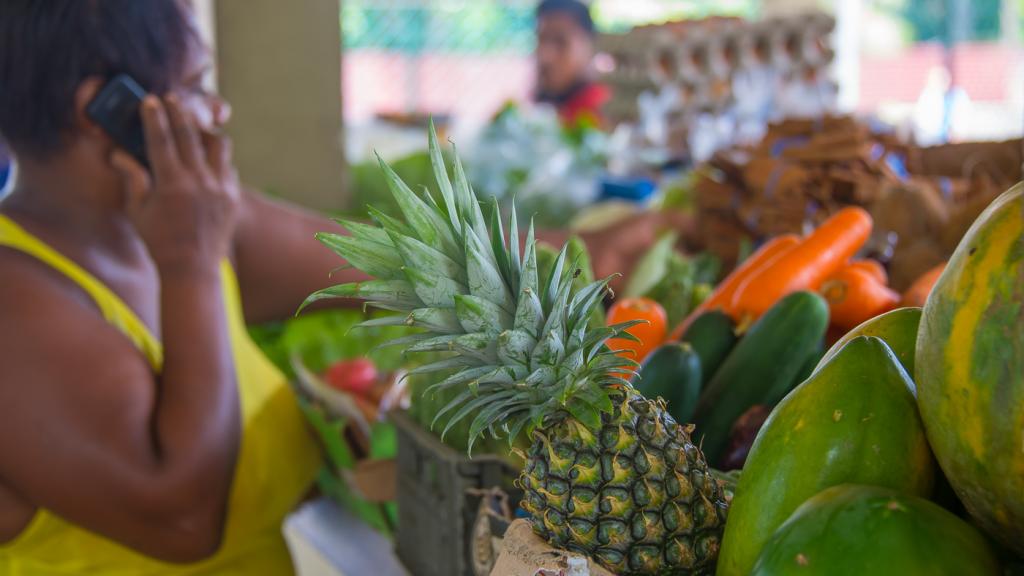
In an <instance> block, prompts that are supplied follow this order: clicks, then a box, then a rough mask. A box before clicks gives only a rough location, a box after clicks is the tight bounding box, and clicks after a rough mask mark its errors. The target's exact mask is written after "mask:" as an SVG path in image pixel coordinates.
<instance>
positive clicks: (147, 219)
mask: <svg viewBox="0 0 1024 576" xmlns="http://www.w3.org/2000/svg"><path fill="white" fill-rule="evenodd" d="M141 115H142V125H143V129H144V132H145V139H146V150H147V156H148V158H149V163H150V167H151V172H148V171H147V170H146V169H145V168H144V167H142V166H141V165H140V164H139V163H138V161H136V160H135V159H134V158H132V157H131V155H130V154H128V153H127V152H125V151H123V150H120V149H118V150H116V151H115V152H114V155H113V157H112V159H111V164H112V165H113V167H114V168H115V169H116V170H117V171H118V172H119V173H120V174H121V176H122V178H123V180H124V190H125V207H126V211H127V213H128V216H129V218H130V219H131V220H132V223H133V224H134V225H135V227H136V229H137V230H138V232H139V234H140V235H141V236H142V239H143V241H144V242H145V243H146V246H147V248H148V250H149V253H150V256H151V257H152V258H153V260H154V262H155V263H156V265H157V268H158V269H159V271H160V273H161V275H165V274H167V273H171V274H180V273H201V274H208V273H210V272H216V271H217V266H218V265H219V264H220V262H221V260H223V259H224V258H225V257H227V256H228V253H229V250H230V246H231V243H232V237H233V234H234V228H235V221H236V213H237V207H238V204H239V199H240V194H241V192H240V186H239V184H238V177H237V174H236V172H235V168H234V165H233V164H232V159H231V142H230V140H228V139H227V138H226V137H225V136H223V135H221V134H214V133H211V132H209V131H203V130H201V129H200V127H199V125H198V123H197V122H196V119H195V117H194V116H193V115H192V114H191V113H189V112H188V111H187V110H186V109H185V107H184V106H183V105H182V103H181V101H180V99H179V98H178V97H176V96H174V95H170V96H168V97H166V98H164V99H163V100H161V99H160V98H157V97H156V96H152V95H150V96H147V97H146V98H145V100H144V101H143V103H142V107H141Z"/></svg>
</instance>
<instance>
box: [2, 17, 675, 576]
mask: <svg viewBox="0 0 1024 576" xmlns="http://www.w3.org/2000/svg"><path fill="white" fill-rule="evenodd" d="M210 67H211V62H210V55H209V52H208V51H207V50H206V48H205V47H204V46H203V44H202V42H201V40H200V38H199V36H198V34H197V32H196V27H195V23H194V21H193V14H192V10H191V8H190V6H189V5H188V4H187V3H185V2H183V1H181V0H46V1H45V2H41V1H39V0H4V2H2V3H0V138H2V139H3V140H4V141H5V142H7V143H8V144H9V146H10V149H11V151H12V155H13V157H14V158H15V160H16V162H17V166H18V178H17V182H16V184H15V186H14V189H13V191H12V192H11V194H10V196H9V197H8V198H6V199H5V200H3V202H2V203H0V278H2V281H0V573H2V574H5V575H14V576H19V575H60V574H83V573H84V574H103V575H106V576H120V575H129V574H130V575H157V574H219V575H223V574H227V575H231V574H239V575H241V574H245V575H256V576H258V575H262V574H267V575H270V574H274V575H277V574H288V573H290V572H291V570H292V568H291V561H290V559H289V557H288V553H287V550H286V548H285V545H284V542H283V540H282V538H281V523H282V520H283V518H284V517H285V515H286V514H287V513H288V512H289V511H290V510H291V509H292V508H293V507H294V506H295V505H296V504H297V503H299V501H300V500H301V499H302V497H303V496H304V495H305V494H306V493H307V492H308V491H309V490H310V488H311V486H312V481H313V478H314V473H315V472H316V469H317V467H318V466H319V453H318V450H317V448H316V446H315V444H314V443H313V442H312V440H311V437H310V436H309V435H308V434H307V431H306V429H305V426H304V422H303V421H302V417H301V415H300V413H299V411H298V409H297V407H296V405H295V401H294V398H293V397H292V395H291V392H290V389H289V387H288V385H287V382H286V381H285V379H284V377H283V376H282V375H281V374H280V373H279V372H278V371H277V370H276V369H275V368H274V367H273V365H272V364H271V363H270V362H269V361H268V360H267V359H266V358H265V357H263V356H262V355H261V354H260V352H259V351H258V350H257V348H256V347H255V346H254V344H253V343H252V342H251V341H250V340H249V338H248V336H247V333H246V330H245V324H246V323H247V322H264V321H271V320H278V319H284V318H287V317H289V316H290V315H291V314H293V313H294V311H295V310H296V308H297V306H298V305H299V303H301V302H302V300H303V299H304V297H305V296H306V295H307V294H309V293H311V292H312V291H314V290H317V289H319V288H321V287H323V286H324V285H326V284H327V283H328V282H329V281H330V279H329V278H328V277H327V273H328V271H330V270H332V269H333V268H335V267H336V265H337V262H336V259H335V256H334V255H333V254H331V253H330V252H329V251H328V250H324V249H319V248H318V246H317V245H316V243H315V241H314V240H313V234H314V232H317V231H322V230H328V229H331V228H332V227H333V225H332V224H330V223H329V222H328V221H327V220H326V219H322V218H320V217H318V216H314V215H311V214H307V213H305V212H303V211H300V210H297V209H294V208H291V207H288V206H285V205H283V204H280V203H276V202H272V201H270V200H267V199H265V198H262V197H260V196H259V195H256V194H253V193H250V192H248V191H246V190H244V189H243V187H242V186H241V185H240V184H239V181H238V177H237V176H236V174H235V170H234V167H233V165H232V160H231V145H230V143H229V142H228V140H227V139H226V138H225V137H224V136H223V135H222V134H221V127H222V126H223V125H224V123H225V122H227V120H228V117H229V114H230V111H229V108H228V106H227V104H226V103H225V102H223V101H222V100H221V99H220V98H219V97H218V96H216V95H215V94H211V93H208V92H206V91H204V89H203V79H204V76H205V75H206V73H207V72H208V71H209V70H210ZM122 75H126V76H128V77H131V78H132V79H134V81H135V82H137V83H138V84H139V85H140V86H141V87H142V88H144V89H145V90H146V91H147V92H148V93H149V95H148V96H146V97H145V99H144V101H143V103H142V105H141V107H140V114H141V122H142V126H143V133H144V142H145V146H144V147H145V151H144V152H143V153H142V157H141V158H140V157H139V155H138V154H136V155H134V156H133V155H132V154H130V153H128V152H127V151H126V150H125V149H124V148H122V147H121V146H119V145H118V139H117V137H116V135H112V133H108V131H107V130H105V129H104V128H103V127H101V123H98V122H96V121H95V118H94V115H91V114H90V112H89V109H90V103H92V102H94V101H95V100H96V98H97V95H98V94H100V93H101V91H102V90H103V89H104V87H106V86H108V85H109V83H110V81H111V80H112V79H114V78H117V77H119V76H122ZM267 137H268V138H273V135H272V134H268V135H267ZM129 148H130V147H129ZM143 164H147V165H148V167H143ZM651 224H652V223H651V222H649V221H642V220H639V219H638V220H636V221H631V222H628V223H627V224H626V225H624V227H622V228H620V229H619V230H617V231H615V232H612V233H609V234H607V235H602V238H607V239H608V240H607V242H608V243H609V244H610V246H608V249H607V250H604V249H603V247H602V246H601V245H600V239H599V238H590V239H588V242H590V243H591V249H592V250H593V251H594V252H595V265H596V266H597V268H598V271H599V272H601V273H606V274H607V273H611V272H613V271H616V270H618V269H620V268H621V266H620V264H621V263H623V262H628V261H629V260H631V259H633V258H635V255H636V252H637V251H639V250H641V249H642V248H643V247H644V246H645V245H646V244H648V243H649V242H650V240H651V239H652V238H653V234H654V229H655V226H652V225H651ZM340 274H341V276H342V277H341V278H338V277H337V275H336V277H335V278H334V279H333V281H335V282H338V281H347V280H352V279H353V277H351V276H349V277H346V275H351V274H353V273H352V272H351V271H347V272H341V273H340Z"/></svg>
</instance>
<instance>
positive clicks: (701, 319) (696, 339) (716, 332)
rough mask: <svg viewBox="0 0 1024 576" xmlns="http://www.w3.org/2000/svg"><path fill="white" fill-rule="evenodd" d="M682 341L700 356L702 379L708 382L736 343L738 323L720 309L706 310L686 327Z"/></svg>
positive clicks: (705, 382)
mask: <svg viewBox="0 0 1024 576" xmlns="http://www.w3.org/2000/svg"><path fill="white" fill-rule="evenodd" d="M682 341H683V342H686V343H687V344H689V345H690V346H693V350H694V351H695V352H696V353H697V356H700V369H701V373H702V379H703V381H704V384H707V383H708V382H709V381H710V380H711V378H712V377H713V376H714V375H715V372H717V371H718V367H719V366H721V365H722V362H723V361H724V360H725V358H726V357H727V356H728V355H729V352H731V351H732V349H733V346H735V345H736V323H735V322H733V320H732V318H730V317H729V315H728V314H726V313H724V312H722V311H720V310H712V311H710V312H705V313H703V314H701V315H700V316H698V317H697V318H696V319H695V320H694V321H693V323H692V324H690V327H689V328H687V329H686V332H685V333H683V338H682Z"/></svg>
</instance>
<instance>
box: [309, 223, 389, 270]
mask: <svg viewBox="0 0 1024 576" xmlns="http://www.w3.org/2000/svg"><path fill="white" fill-rule="evenodd" d="M316 239H317V240H319V241H320V242H321V243H322V244H323V245H324V246H327V247H328V248H330V249H331V251H333V252H334V253H335V254H337V255H339V256H341V257H342V258H344V259H345V260H347V261H348V263H349V264H351V265H352V266H355V267H356V268H358V269H359V270H361V271H363V272H364V273H366V274H367V275H369V276H372V277H374V278H379V279H381V280H396V279H399V278H402V271H401V267H402V258H401V256H400V255H399V253H398V251H396V250H395V249H394V247H393V246H391V245H390V244H380V243H378V242H371V241H369V240H366V239H363V238H356V237H354V236H344V235H342V234H332V233H329V232H321V233H319V234H317V235H316Z"/></svg>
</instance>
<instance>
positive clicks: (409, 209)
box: [380, 160, 461, 254]
mask: <svg viewBox="0 0 1024 576" xmlns="http://www.w3.org/2000/svg"><path fill="white" fill-rule="evenodd" d="M380 165H381V168H382V169H383V170H384V176H385V178H386V179H387V182H388V187H389V188H390V189H391V193H392V194H393V195H394V197H395V201H396V202H397V203H398V207H399V209H401V211H402V215H403V216H405V221H406V222H407V223H408V224H409V226H410V227H411V228H412V229H413V230H414V231H415V232H416V237H417V239H418V240H420V241H421V242H423V243H424V244H426V245H429V246H438V247H440V248H441V249H442V251H444V252H446V253H448V254H459V253H461V249H460V248H459V246H458V245H457V244H456V243H455V237H454V236H453V235H452V231H451V227H450V226H449V225H448V223H447V222H445V221H444V219H443V218H442V217H441V215H440V214H438V212H437V210H434V209H432V207H431V206H430V204H428V203H427V202H425V201H424V200H423V199H422V198H420V197H419V196H417V195H416V194H415V193H414V192H413V191H412V190H411V189H410V188H409V187H408V186H407V185H406V184H405V182H402V179H401V178H399V177H398V174H395V171H394V170H392V169H391V167H390V166H388V165H387V163H386V162H384V161H383V160H380ZM392 234H393V232H392Z"/></svg>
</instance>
